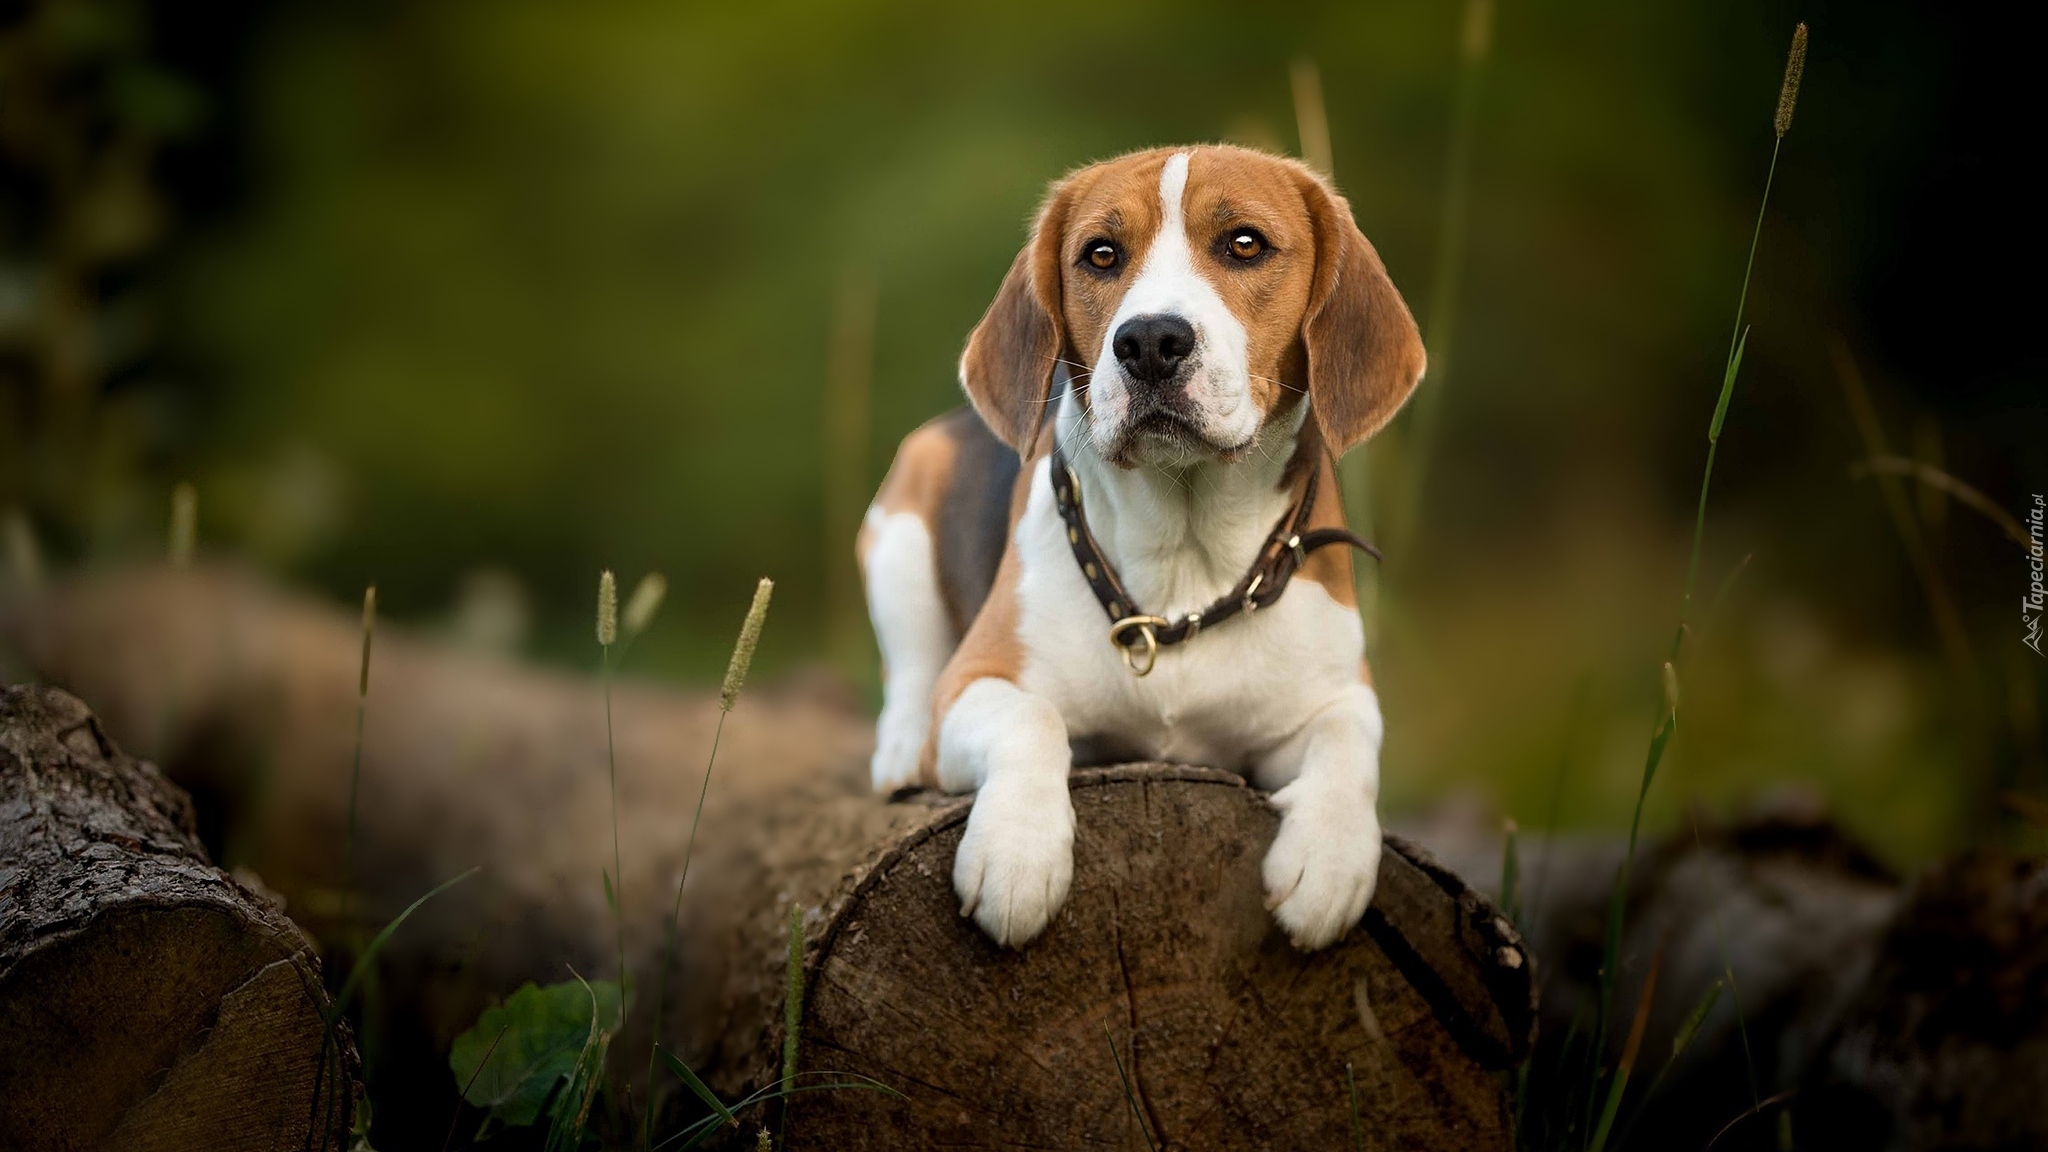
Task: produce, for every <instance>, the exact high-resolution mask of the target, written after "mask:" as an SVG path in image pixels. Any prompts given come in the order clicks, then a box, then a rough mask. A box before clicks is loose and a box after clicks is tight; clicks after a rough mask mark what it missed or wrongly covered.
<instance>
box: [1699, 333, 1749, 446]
mask: <svg viewBox="0 0 2048 1152" xmlns="http://www.w3.org/2000/svg"><path fill="white" fill-rule="evenodd" d="M1747 347H1749V329H1747V328H1744V329H1743V330H1742V336H1741V338H1740V339H1738V340H1737V341H1736V342H1735V355H1733V356H1730V357H1729V358H1728V368H1727V370H1726V371H1725V372H1723V373H1722V374H1721V398H1720V399H1719V400H1716V401H1714V419H1713V420H1712V421H1711V422H1710V423H1708V425H1707V443H1709V444H1712V443H1714V442H1715V441H1717V440H1719V439H1720V438H1721V425H1722V423H1723V422H1725V421H1726V420H1727V419H1728V401H1729V400H1730V399H1731V398H1733V397H1734V395H1735V374H1736V373H1737V372H1740V371H1742V351H1743V349H1745V348H1747Z"/></svg>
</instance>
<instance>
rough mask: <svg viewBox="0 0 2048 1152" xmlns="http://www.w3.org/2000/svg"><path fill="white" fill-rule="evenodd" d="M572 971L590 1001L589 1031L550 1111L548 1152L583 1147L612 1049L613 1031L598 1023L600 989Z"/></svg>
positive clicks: (561, 1151)
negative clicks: (605, 1066) (607, 1057)
mask: <svg viewBox="0 0 2048 1152" xmlns="http://www.w3.org/2000/svg"><path fill="white" fill-rule="evenodd" d="M569 971H570V974H571V975H574V976H575V977H576V983H577V985H578V986H580V987H581V988H582V989H583V994H584V996H585V997H587V998H588V999H589V1002H590V1030H589V1032H588V1033H586V1034H585V1037H584V1041H583V1048H582V1050H581V1051H579V1052H578V1053H577V1054H576V1063H575V1064H574V1065H573V1066H571V1068H570V1069H569V1083H568V1085H567V1087H565V1088H563V1089H562V1090H561V1091H560V1092H557V1093H555V1102H554V1106H553V1107H551V1108H550V1109H548V1136H547V1143H546V1145H545V1148H546V1152H577V1150H578V1149H580V1148H582V1147H583V1137H584V1134H585V1132H587V1131H588V1130H589V1127H590V1109H591V1106H592V1105H593V1104H594V1103H595V1102H596V1100H597V1092H598V1089H599V1088H600V1087H601V1086H602V1084H603V1072H604V1057H605V1053H606V1052H608V1051H610V1050H611V1046H612V1031H611V1028H610V1027H608V1026H607V1025H606V1024H605V1023H604V1022H601V1021H600V1019H599V1017H600V1016H601V1015H602V1013H601V1010H600V1008H599V1006H598V999H597V989H596V988H594V987H592V986H591V984H590V982H589V981H587V980H585V979H584V978H583V977H582V975H581V974H580V973H577V972H576V970H575V969H573V968H572V969H570V970H569Z"/></svg>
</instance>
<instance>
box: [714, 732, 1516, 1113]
mask: <svg viewBox="0 0 2048 1152" xmlns="http://www.w3.org/2000/svg"><path fill="white" fill-rule="evenodd" d="M1072 789H1073V799H1074V808H1075V815H1076V823H1077V827H1076V841H1075V873H1074V885H1073V890H1072V894H1071V895H1070V896H1069V898H1068V901H1067V904H1066V906H1065V907H1064V908H1063V909H1062V911H1061V912H1060V913H1059V915H1058V916H1057V917H1056V918H1055V919H1054V921H1053V924H1052V926H1051V927H1050V928H1048V930H1047V931H1046V934H1045V935H1044V936H1043V937H1041V938H1040V939H1038V940H1037V941H1035V942H1034V943H1032V944H1031V945H1030V946H1028V947H1026V948H1025V949H1023V950H1021V951H1010V950H1005V949H1000V948H998V947H996V946H995V945H994V944H992V943H991V942H990V941H989V940H988V939H987V938H986V937H985V936H984V935H982V933H981V932H980V931H979V930H978V929H977V928H976V927H975V926H974V924H973V923H972V922H971V921H969V920H966V919H963V918H962V917H961V916H960V915H959V909H958V904H959V901H958V898H957V897H956V896H955V895H954V894H953V888H952V882H951V874H952V860H953V853H954V850H955V849H956V848H957V847H958V845H959V842H960V836H961V833H962V831H963V829H964V826H965V823H966V817H967V813H968V809H969V803H968V802H967V801H966V800H964V799H950V800H940V799H936V798H930V797H923V798H918V799H915V800H913V801H912V802H911V803H910V804H908V805H905V804H898V805H896V806H895V808H896V809H897V810H898V812H899V813H900V812H901V811H902V810H903V809H905V808H906V807H908V808H910V809H911V810H912V811H916V812H918V813H919V815H918V816H917V818H915V819H911V820H907V821H905V820H903V819H902V818H901V817H900V816H899V817H898V818H897V819H896V820H895V821H892V823H895V824H896V826H895V827H894V828H893V829H892V830H891V833H890V834H889V835H888V836H887V837H886V838H884V839H882V840H881V841H880V842H878V843H876V844H875V845H874V846H873V850H872V852H871V854H870V858H869V859H868V860H867V861H865V862H863V864H861V865H860V866H859V867H857V868H855V869H854V870H853V871H852V872H851V873H849V874H847V875H845V876H844V877H843V878H840V879H839V880H838V881H837V882H836V883H835V884H834V885H833V887H832V890H831V891H830V892H828V893H824V894H822V895H821V896H820V897H818V898H816V902H815V903H813V902H812V901H811V900H808V899H807V900H806V904H807V907H810V908H813V909H815V912H814V914H813V915H812V916H811V926H810V927H809V928H808V929H807V933H808V934H809V935H810V936H811V944H810V947H809V949H808V950H807V953H806V957H805V981H806V985H807V989H808V991H807V995H806V997H805V1000H804V1006H803V1017H802V1024H801V1027H800V1029H799V1036H800V1044H799V1047H798V1068H799V1070H800V1071H804V1072H854V1073H860V1074H862V1075H865V1076H870V1077H873V1078H874V1079H876V1080H878V1081H881V1082H882V1083H885V1084H888V1085H890V1086H891V1087H894V1088H896V1089H897V1090H898V1091H900V1092H902V1093H903V1094H904V1098H895V1097H890V1096H886V1095H883V1094H880V1093H873V1092H862V1091H833V1092H818V1093H812V1094H806V1095H803V1096H801V1097H798V1098H797V1099H796V1101H795V1102H794V1103H793V1105H792V1107H791V1109H790V1113H789V1116H790V1120H789V1128H788V1135H787V1139H788V1142H789V1144H788V1146H789V1147H792V1148H836V1149H852V1148H896V1147H904V1146H907V1145H905V1144H904V1143H903V1141H904V1140H906V1139H909V1138H912V1134H914V1139H915V1140H916V1141H918V1142H919V1143H920V1146H930V1147H961V1148H994V1147H1016V1146H1027V1147H1041V1148H1081V1147H1101V1146H1103V1145H1105V1144H1107V1145H1111V1146H1117V1147H1132V1148H1136V1147H1144V1146H1145V1145H1146V1142H1147V1138H1148V1136H1149V1140H1150V1142H1151V1143H1153V1144H1156V1145H1158V1146H1161V1147H1172V1148H1176V1149H1203V1148H1244V1147H1261V1148H1338V1147H1350V1146H1351V1143H1350V1142H1351V1140H1352V1125H1353V1115H1352V1105H1351V1103H1350V1086H1349V1084H1347V1079H1349V1080H1350V1081H1351V1082H1352V1083H1355V1085H1356V1097H1357V1104H1356V1108H1357V1122H1358V1124H1359V1126H1360V1128H1361V1131H1362V1135H1363V1138H1364V1140H1365V1146H1366V1147H1369V1148H1389V1149H1392V1148H1401V1149H1461V1150H1471V1149H1489V1148H1500V1149H1506V1148H1509V1147H1511V1146H1512V1137H1511V1130H1510V1126H1509V1116H1508V1102H1507V1097H1506V1095H1505V1094H1504V1092H1503V1089H1502V1083H1503V1081H1502V1080H1501V1078H1500V1077H1499V1076H1498V1075H1496V1073H1498V1072H1499V1071H1501V1070H1503V1069H1506V1068H1509V1067H1511V1066H1512V1065H1513V1064H1514V1063H1516V1062H1517V1061H1519V1060H1520V1058H1521V1057H1522V1055H1523V1054H1524V1053H1525V1052H1526V1051H1527V1048H1528V1045H1529V1043H1530V1040H1531V1036H1532V1032H1533V1028H1534V1024H1535V1020H1534V1012H1535V991H1534V983H1533V981H1532V979H1531V970H1530V964H1529V962H1528V958H1527V954H1526V953H1525V951H1524V950H1523V948H1522V945H1521V941H1520V938H1519V937H1518V936H1517V935H1516V934H1515V930H1514V929H1513V928H1512V927H1511V926H1510V925H1509V924H1508V922H1507V921H1506V919H1505V918H1503V917H1502V916H1501V915H1500V914H1499V912H1498V911H1497V910H1496V909H1495V908H1494V906H1493V905H1492V903H1491V902H1490V901H1488V900H1487V899H1486V898H1485V897H1483V896H1482V895H1480V894H1479V893H1478V892H1476V891H1474V890H1472V889H1471V888H1469V887H1467V886H1466V885H1465V884H1464V883H1463V882H1462V881H1460V880H1459V879H1458V878H1457V877H1456V876H1455V875H1453V874H1451V873H1450V872H1449V871H1447V870H1446V869H1444V868H1443V867H1442V866H1441V865H1438V864H1437V863H1435V862H1434V861H1433V860H1432V859H1431V858H1430V857H1429V856H1428V854H1427V853H1425V852H1424V851H1422V850H1421V849H1419V848H1417V847H1416V846H1414V845H1413V844H1411V843H1408V842H1406V841H1402V840H1398V839H1394V840H1390V841H1389V842H1388V845H1387V851H1386V852H1385V853H1384V854H1383V856H1382V862H1381V868H1380V881H1379V889H1378V891H1377V893H1376V894H1375V896H1374V898H1373V903H1372V907H1371V908H1370V910H1369V911H1368V912H1367V913H1366V916H1365V919H1364V922H1363V923H1362V924H1361V925H1360V926H1359V927H1358V928H1357V929H1354V930H1353V932H1352V933H1351V934H1350V935H1349V936H1348V937H1347V938H1346V939H1344V940H1343V941H1341V942H1340V943H1339V944H1337V945H1335V946H1333V947H1331V948H1329V949H1326V950H1324V951H1322V952H1318V953H1314V954H1303V953H1300V952H1297V951H1295V950H1294V949H1293V948H1292V947H1291V946H1289V944H1288V943H1287V941H1286V938H1285V937H1284V935H1283V934H1282V933H1280V932H1279V931H1278V930H1277V929H1276V928H1275V927H1274V925H1273V923H1272V917H1271V915H1270V914H1269V913H1268V912H1267V911H1266V908H1265V905H1264V899H1263V888H1262V887H1261V884H1260V880H1259V862H1260V859H1261V858H1262V857H1263V855H1264V854H1265V850H1266V848H1267V846H1268V845H1270V844H1271V843H1272V838H1273V833H1274V830H1275V828H1276V826H1277V823H1278V814H1277V813H1276V812H1274V811H1273V809H1272V808H1271V807H1270V806H1269V805H1268V804H1267V803H1266V801H1265V800H1264V798H1263V797H1262V795H1261V794H1259V793H1257V792H1255V791H1253V790H1252V789H1250V788H1248V787H1247V786H1246V785H1245V784H1244V783H1243V781H1242V780H1241V779H1239V778H1238V777H1237V776H1235V775H1232V774H1229V773H1224V772H1216V771H1211V770H1206V769H1199V768H1183V767H1175V766H1170V765H1162V764H1149V765H1131V766H1123V767H1117V768H1110V769H1100V770H1092V771H1082V772H1078V773H1076V774H1075V776H1074V778H1073V782H1072ZM736 895H738V894H737V893H731V892H713V891H711V890H709V889H708V888H707V890H706V892H704V893H703V894H702V895H701V897H700V902H702V903H708V902H710V901H717V900H724V899H729V898H731V897H733V896H736ZM804 895H805V894H804V893H802V892H799V893H798V896H799V898H803V897H804ZM742 929H743V930H742V932H741V933H740V934H739V936H738V937H737V944H738V946H737V948H736V953H737V958H738V959H740V960H741V962H740V963H738V964H736V965H735V966H734V969H733V970H734V971H735V972H739V971H744V972H746V973H749V974H756V975H757V974H759V973H763V972H767V973H773V972H774V971H775V970H776V963H775V962H776V959H777V957H778V956H779V954H780V953H781V950H782V949H783V947H784V945H785V941H786V934H785V933H786V930H784V931H778V930H777V927H776V918H775V917H773V916H768V917H765V918H763V917H754V918H750V919H749V920H747V921H746V922H745V923H744V924H743V925H742ZM749 984H750V981H745V980H743V981H740V982H738V983H736V984H732V985H728V987H727V988H726V990H725V999H726V1002H727V1004H728V1006H732V1005H739V1004H748V1005H750V1006H751V1008H752V1010H753V1011H754V1012H756V1013H758V1014H759V1015H757V1016H755V1017H754V1018H753V1019H752V1020H751V1021H749V1020H747V1019H746V1018H745V1016H744V1014H743V1013H739V1014H734V1015H731V1016H729V1017H728V1019H729V1020H730V1021H731V1026H730V1028H729V1031H737V1032H738V1033H739V1035H736V1036H730V1037H728V1039H729V1040H730V1041H736V1042H728V1043H726V1044H724V1045H722V1046H721V1047H722V1052H723V1054H724V1055H723V1059H720V1060H717V1061H716V1062H715V1063H713V1065H712V1067H711V1073H712V1082H713V1083H714V1084H715V1085H718V1086H721V1087H723V1088H724V1089H725V1090H727V1091H728V1092H730V1093H734V1094H738V1093H741V1092H744V1091H746V1090H750V1089H752V1088H758V1087H760V1086H761V1085H763V1084H768V1083H771V1082H773V1081H774V1080H775V1079H776V1078H777V1077H778V1076H779V1075H780V1063H779V1053H780V1051H781V1044H780V1040H781V1036H780V1028H779V1026H778V1025H777V1024H776V1023H774V1022H775V1021H778V1020H779V1019H780V1012H781V996H780V994H779V989H769V988H763V987H760V986H759V985H758V984H753V985H752V986H751V987H750V986H749ZM750 1023H751V1024H753V1025H754V1027H752V1028H748V1027H747V1025H748V1024H750ZM749 1032H751V1033H753V1034H754V1035H756V1036H757V1037H759V1039H756V1040H754V1041H753V1042H748V1041H747V1040H746V1039H745V1036H746V1034H747V1033H749ZM1119 1060H1121V1062H1122V1065H1123V1068H1122V1071H1121V1072H1120V1071H1119V1068H1118V1061H1119ZM1125 1074H1127V1075H1128V1077H1129V1084H1130V1087H1129V1090H1128V1094H1127V1090H1126V1087H1125V1081H1124V1075H1125ZM1141 1117H1142V1119H1141ZM1141 1127H1142V1128H1143V1129H1144V1131H1143V1132H1141V1130H1140V1129H1141Z"/></svg>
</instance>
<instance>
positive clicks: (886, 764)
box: [868, 707, 925, 793]
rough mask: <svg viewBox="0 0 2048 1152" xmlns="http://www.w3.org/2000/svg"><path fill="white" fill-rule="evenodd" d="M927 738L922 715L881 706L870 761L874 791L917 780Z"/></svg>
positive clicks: (893, 787) (905, 784)
mask: <svg viewBox="0 0 2048 1152" xmlns="http://www.w3.org/2000/svg"><path fill="white" fill-rule="evenodd" d="M924 741H925V725H924V723H923V722H922V717H921V716H919V715H917V714H914V713H909V712H907V711H906V710H904V709H897V710H895V711H891V710H890V709H888V708H887V707H884V708H883V709H882V715H881V718H880V719H879V720H877V721H876V723H875V755H874V758H873V759H871V760H870V761H868V774H869V778H870V779H871V780H873V782H874V785H875V791H877V792H882V793H889V792H894V791H896V790H897V789H898V788H906V787H909V786H910V785H912V784H915V783H917V778H918V762H919V760H920V759H922V758H923V756H924Z"/></svg>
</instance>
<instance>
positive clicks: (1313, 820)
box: [1263, 783, 1380, 952]
mask: <svg viewBox="0 0 2048 1152" xmlns="http://www.w3.org/2000/svg"><path fill="white" fill-rule="evenodd" d="M1273 806H1274V807H1276V808H1278V809H1280V812H1281V817H1280V834H1279V835H1278V836H1275V837H1274V838H1273V847H1272V849H1271V850H1269V851H1268V852H1267V853H1266V863H1265V867H1264V869H1263V872H1264V876H1265V882H1266V907H1268V908H1270V909H1272V912H1273V919H1274V920H1276V921H1278V922H1279V924H1280V927H1281V929H1282V930H1283V931H1285V932H1286V933H1287V937H1288V939H1290V940H1292V941H1294V946H1295V947H1297V948H1300V949H1302V950H1304V951H1311V952H1312V951H1314V950H1316V949H1318V948H1323V947H1327V946H1328V945H1330V944H1333V943H1335V942H1336V941H1337V940H1338V938H1340V937H1342V936H1343V935H1344V933H1345V932H1347V931H1349V930H1350V929H1351V926H1352V925H1353V924H1356V923H1358V920H1359V918H1360V917H1361V916H1364V915H1365V906H1366V905H1367V904H1369V903H1371V902H1372V893H1373V888H1374V886H1375V885H1377V884H1378V883H1379V874H1380V822H1379V817H1378V815H1376V814H1375V813H1374V812H1373V808H1372V803H1371V801H1369V800H1367V799H1365V798H1364V797H1362V796H1359V797H1353V796H1337V795H1333V794H1332V793H1331V792H1330V791H1328V790H1327V789H1325V790H1320V791H1314V792H1302V791H1301V790H1300V785H1299V784H1298V783H1297V784H1293V785H1289V786H1288V787H1286V788H1282V789H1281V790H1280V791H1278V792H1276V793H1274V794H1273Z"/></svg>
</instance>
